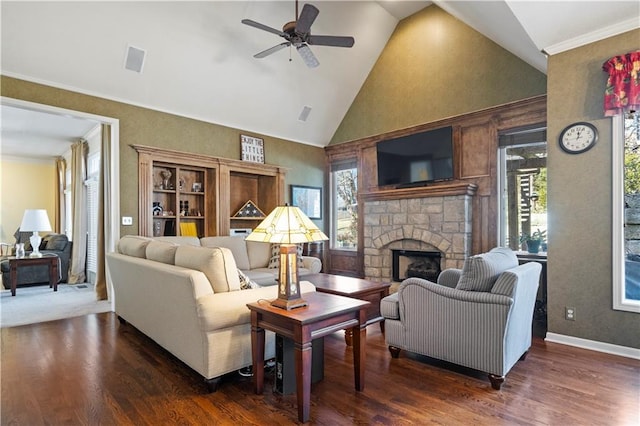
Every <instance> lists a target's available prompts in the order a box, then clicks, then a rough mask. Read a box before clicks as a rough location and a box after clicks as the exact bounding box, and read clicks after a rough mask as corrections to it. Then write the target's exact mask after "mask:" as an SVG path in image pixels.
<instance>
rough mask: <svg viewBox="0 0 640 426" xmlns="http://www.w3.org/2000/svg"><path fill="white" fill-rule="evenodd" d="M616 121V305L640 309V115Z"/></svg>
mask: <svg viewBox="0 0 640 426" xmlns="http://www.w3.org/2000/svg"><path fill="white" fill-rule="evenodd" d="M612 124H613V134H612V140H613V141H614V143H613V259H614V262H613V308H614V309H618V310H626V311H631V312H640V117H639V114H638V113H630V114H627V115H626V116H622V115H616V116H614V117H613V119H612Z"/></svg>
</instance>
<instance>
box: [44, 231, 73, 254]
mask: <svg viewBox="0 0 640 426" xmlns="http://www.w3.org/2000/svg"><path fill="white" fill-rule="evenodd" d="M68 243H69V239H68V238H67V236H66V235H64V234H49V235H47V236H46V237H44V238H43V239H42V244H40V249H41V250H55V251H62V250H64V249H65V247H66V246H67V244H68Z"/></svg>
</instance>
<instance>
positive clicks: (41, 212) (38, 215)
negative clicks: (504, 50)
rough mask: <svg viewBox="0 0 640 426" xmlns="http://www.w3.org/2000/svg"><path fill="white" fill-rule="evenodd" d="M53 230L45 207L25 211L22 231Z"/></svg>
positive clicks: (21, 225) (21, 226)
mask: <svg viewBox="0 0 640 426" xmlns="http://www.w3.org/2000/svg"><path fill="white" fill-rule="evenodd" d="M38 231H51V223H50V222H49V216H47V211H46V210H45V209H28V210H25V211H24V215H23V216H22V223H21V224H20V232H38Z"/></svg>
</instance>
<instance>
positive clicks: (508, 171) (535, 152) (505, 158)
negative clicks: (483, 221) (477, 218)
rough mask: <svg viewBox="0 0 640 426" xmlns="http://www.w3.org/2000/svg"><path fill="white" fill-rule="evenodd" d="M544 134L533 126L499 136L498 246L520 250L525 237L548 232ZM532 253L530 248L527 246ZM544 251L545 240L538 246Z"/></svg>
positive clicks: (545, 135)
mask: <svg viewBox="0 0 640 426" xmlns="http://www.w3.org/2000/svg"><path fill="white" fill-rule="evenodd" d="M546 140H547V132H546V129H545V128H541V127H539V126H535V127H534V128H531V129H519V130H513V131H509V132H505V133H502V134H500V135H499V151H498V156H499V170H500V180H499V185H500V188H499V189H500V215H499V221H500V223H499V231H498V233H499V244H500V245H501V246H507V247H510V248H511V249H513V250H522V249H526V248H527V247H525V246H523V245H522V243H521V241H522V240H523V236H525V235H534V234H536V233H542V235H545V236H546V231H547V142H546ZM529 249H530V250H531V247H529ZM540 250H541V251H546V238H545V239H544V241H543V242H542V246H541V247H540Z"/></svg>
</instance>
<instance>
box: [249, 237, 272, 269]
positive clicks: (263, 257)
mask: <svg viewBox="0 0 640 426" xmlns="http://www.w3.org/2000/svg"><path fill="white" fill-rule="evenodd" d="M246 243H247V254H248V255H249V266H250V269H256V268H266V267H267V265H268V264H269V259H271V244H269V243H260V242H258V241H246Z"/></svg>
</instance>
